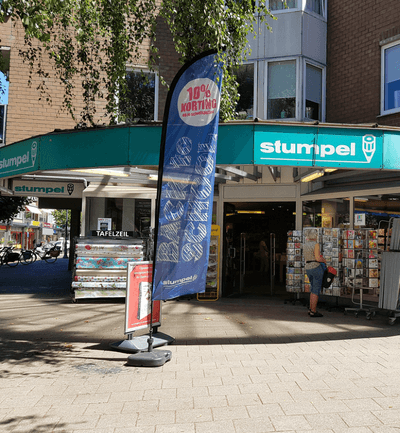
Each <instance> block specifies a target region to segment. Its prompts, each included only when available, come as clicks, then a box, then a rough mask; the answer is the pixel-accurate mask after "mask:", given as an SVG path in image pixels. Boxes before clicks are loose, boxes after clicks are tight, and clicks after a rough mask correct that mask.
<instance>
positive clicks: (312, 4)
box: [306, 0, 325, 16]
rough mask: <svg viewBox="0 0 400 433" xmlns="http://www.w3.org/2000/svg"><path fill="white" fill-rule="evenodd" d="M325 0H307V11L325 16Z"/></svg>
mask: <svg viewBox="0 0 400 433" xmlns="http://www.w3.org/2000/svg"><path fill="white" fill-rule="evenodd" d="M324 9H325V0H306V11H309V12H314V13H316V14H318V15H322V16H324V15H325V10H324Z"/></svg>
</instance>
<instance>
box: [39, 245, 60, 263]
mask: <svg viewBox="0 0 400 433" xmlns="http://www.w3.org/2000/svg"><path fill="white" fill-rule="evenodd" d="M60 253H61V249H60V247H58V246H57V245H53V246H51V247H50V248H47V249H46V248H45V251H44V253H43V254H42V255H40V258H41V259H42V260H44V261H45V262H46V263H55V262H56V261H57V257H58V256H59V255H60Z"/></svg>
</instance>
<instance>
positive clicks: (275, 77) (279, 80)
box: [267, 60, 296, 119]
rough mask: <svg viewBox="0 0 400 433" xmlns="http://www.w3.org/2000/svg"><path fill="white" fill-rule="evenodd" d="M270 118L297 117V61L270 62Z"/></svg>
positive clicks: (268, 106) (268, 105)
mask: <svg viewBox="0 0 400 433" xmlns="http://www.w3.org/2000/svg"><path fill="white" fill-rule="evenodd" d="M267 108H268V119H284V118H294V117H296V61H295V60H290V61H284V62H271V63H269V64H268V104H267Z"/></svg>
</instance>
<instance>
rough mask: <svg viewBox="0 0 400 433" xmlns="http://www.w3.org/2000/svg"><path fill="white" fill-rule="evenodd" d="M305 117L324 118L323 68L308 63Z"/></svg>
mask: <svg viewBox="0 0 400 433" xmlns="http://www.w3.org/2000/svg"><path fill="white" fill-rule="evenodd" d="M305 99H306V112H305V117H306V118H307V119H312V120H322V69H320V68H317V67H315V66H312V65H309V64H306V98H305Z"/></svg>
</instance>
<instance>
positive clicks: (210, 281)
mask: <svg viewBox="0 0 400 433" xmlns="http://www.w3.org/2000/svg"><path fill="white" fill-rule="evenodd" d="M220 239H221V227H220V226H217V225H214V224H213V225H212V226H211V239H210V255H209V258H208V268H207V276H206V290H205V292H203V293H198V294H197V299H198V300H199V301H217V300H218V298H219V266H218V263H219V251H220Z"/></svg>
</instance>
